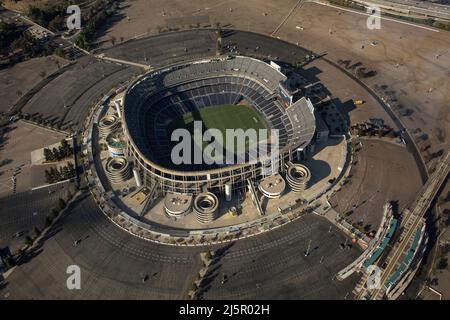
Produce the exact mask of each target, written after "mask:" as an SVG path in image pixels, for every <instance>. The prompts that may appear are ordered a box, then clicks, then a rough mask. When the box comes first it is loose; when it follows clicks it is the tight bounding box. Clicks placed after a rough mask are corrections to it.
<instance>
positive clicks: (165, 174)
mask: <svg viewBox="0 0 450 320" xmlns="http://www.w3.org/2000/svg"><path fill="white" fill-rule="evenodd" d="M273 65H274V64H273V63H272V64H268V63H266V62H264V61H261V60H257V59H253V58H250V57H243V56H233V57H228V56H227V57H217V58H212V59H204V60H198V61H195V62H189V63H181V64H177V65H173V66H171V67H167V68H164V69H160V70H156V71H150V72H148V73H147V74H146V75H144V76H142V77H141V78H139V79H138V80H136V81H135V82H133V83H132V84H131V85H130V86H129V87H128V89H127V90H126V92H125V95H124V98H123V100H122V101H121V104H122V105H120V104H118V113H119V115H121V117H122V118H123V119H122V126H123V130H124V139H125V140H126V143H127V147H126V152H125V153H126V157H127V158H128V160H129V161H130V163H131V164H132V165H133V167H134V170H133V171H134V173H135V177H136V176H139V178H138V180H141V179H142V181H141V183H142V184H143V185H145V186H148V187H151V188H155V187H156V188H158V189H159V190H160V194H161V195H164V194H167V193H170V194H173V193H175V194H192V195H199V194H201V193H205V192H209V193H214V194H222V193H225V194H227V193H228V196H229V193H231V192H232V191H233V190H237V189H242V188H244V187H246V186H247V185H248V184H249V183H248V182H249V181H253V182H254V183H255V184H258V182H260V181H261V180H263V179H264V178H266V177H267V172H268V170H267V169H268V168H270V169H271V170H273V169H275V172H278V173H281V174H283V173H285V172H286V171H287V169H288V168H289V166H290V165H292V163H293V162H295V161H296V159H297V158H298V157H299V156H300V154H301V153H302V152H306V151H307V149H308V146H309V145H310V143H311V141H312V140H313V138H314V134H315V128H316V122H315V116H314V108H313V105H312V103H311V102H310V101H309V100H308V99H306V98H302V99H299V100H298V101H296V102H293V103H292V97H288V100H287V99H286V97H284V96H283V95H281V94H280V91H283V92H286V90H285V89H284V87H283V83H284V82H285V81H286V80H287V77H286V76H285V75H284V74H283V73H282V72H281V70H280V68H277V67H274V66H273ZM275 66H276V65H275ZM196 119H197V120H202V122H203V123H205V124H206V125H207V127H208V128H211V127H216V128H217V127H219V128H220V129H221V130H223V129H226V128H230V127H232V128H233V129H237V128H241V129H243V130H246V129H250V128H253V129H268V130H269V131H270V130H273V129H277V132H278V148H277V156H276V157H274V156H273V154H275V153H273V154H272V153H271V150H268V152H266V153H267V154H268V156H267V157H257V158H255V159H249V161H246V162H245V163H240V164H232V165H228V164H223V165H217V164H214V165H206V164H205V163H202V164H193V165H178V166H177V165H175V164H174V163H173V162H172V160H171V149H172V147H173V144H172V143H171V140H170V133H171V131H172V130H173V129H174V128H179V127H182V126H185V127H187V126H189V125H191V124H192V121H193V120H196ZM260 142H261V141H258V143H260ZM268 148H270V146H269V147H268ZM270 172H273V171H270ZM278 176H279V175H278Z"/></svg>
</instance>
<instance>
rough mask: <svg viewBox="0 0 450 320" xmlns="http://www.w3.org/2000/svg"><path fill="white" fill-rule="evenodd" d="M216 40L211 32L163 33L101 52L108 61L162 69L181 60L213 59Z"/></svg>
mask: <svg viewBox="0 0 450 320" xmlns="http://www.w3.org/2000/svg"><path fill="white" fill-rule="evenodd" d="M216 39H217V38H216V35H215V32H214V31H212V30H193V31H186V32H178V33H166V34H160V35H157V36H154V37H148V38H142V39H136V40H131V41H128V42H125V43H123V44H119V45H117V46H115V47H113V48H110V49H107V50H104V51H102V53H104V54H105V55H106V56H107V57H111V58H116V59H122V60H128V61H133V62H136V63H141V64H147V65H151V66H152V67H162V66H164V65H167V64H171V63H176V62H181V61H184V60H191V59H195V58H200V57H205V56H214V55H215V54H216Z"/></svg>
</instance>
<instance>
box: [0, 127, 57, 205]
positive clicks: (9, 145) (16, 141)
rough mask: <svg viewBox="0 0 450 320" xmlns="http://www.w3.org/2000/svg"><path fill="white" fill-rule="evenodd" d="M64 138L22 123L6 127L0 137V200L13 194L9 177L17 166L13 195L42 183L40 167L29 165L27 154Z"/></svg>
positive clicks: (43, 169)
mask: <svg viewBox="0 0 450 320" xmlns="http://www.w3.org/2000/svg"><path fill="white" fill-rule="evenodd" d="M63 138H64V135H62V134H59V133H56V132H53V131H50V130H47V129H44V128H39V127H37V126H35V125H31V124H28V123H25V122H22V121H19V122H16V123H14V124H11V125H9V126H8V131H7V132H6V134H4V135H3V137H2V138H1V145H0V160H7V162H6V164H4V165H2V166H1V167H0V198H1V197H4V196H7V195H10V194H12V193H13V184H12V180H11V176H12V174H13V172H14V170H15V169H16V168H17V167H20V170H19V173H18V174H17V175H16V181H17V182H16V189H15V190H16V192H22V191H27V190H30V189H31V188H33V187H37V186H40V185H43V184H45V178H44V177H45V176H44V172H45V169H47V168H45V167H44V166H32V165H31V155H30V153H31V151H33V150H36V149H39V148H43V147H45V146H47V145H51V144H53V143H56V142H59V141H61V139H63Z"/></svg>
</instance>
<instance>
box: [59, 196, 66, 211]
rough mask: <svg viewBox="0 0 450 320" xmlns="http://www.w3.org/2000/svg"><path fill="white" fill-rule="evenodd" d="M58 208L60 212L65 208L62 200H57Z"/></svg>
mask: <svg viewBox="0 0 450 320" xmlns="http://www.w3.org/2000/svg"><path fill="white" fill-rule="evenodd" d="M58 206H59V210H62V209H64V208H65V207H66V202H65V201H64V199H63V198H59V199H58Z"/></svg>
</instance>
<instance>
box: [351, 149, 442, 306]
mask: <svg viewBox="0 0 450 320" xmlns="http://www.w3.org/2000/svg"><path fill="white" fill-rule="evenodd" d="M449 168H450V152H448V153H447V154H446V155H445V157H444V158H443V160H442V161H441V163H440V165H439V166H438V168H437V169H436V171H435V172H434V173H433V174H432V175H431V176H430V178H429V179H428V181H427V183H426V184H425V185H424V186H423V187H422V190H421V192H420V193H419V197H418V198H417V200H416V201H415V202H414V203H413V205H412V206H411V208H412V209H411V210H410V211H406V214H407V216H405V218H404V222H403V223H402V225H403V226H404V227H405V230H404V231H403V233H404V236H403V235H402V238H403V240H402V242H401V243H400V245H399V246H398V247H396V248H395V247H394V249H393V251H392V253H391V255H390V257H389V262H388V264H387V266H386V268H385V269H384V270H383V271H382V273H381V279H380V283H379V286H378V288H377V289H375V290H374V291H373V292H368V288H365V287H363V289H362V290H361V291H360V292H359V294H358V295H357V299H361V298H363V297H366V296H367V294H369V296H368V297H369V299H380V298H382V297H381V293H382V292H383V291H384V285H385V283H386V281H387V279H389V277H390V276H391V275H392V274H393V273H394V272H395V270H396V269H397V268H396V267H397V266H398V263H399V262H400V261H401V259H402V257H403V256H404V254H405V253H406V252H407V251H408V250H409V248H410V239H411V238H412V237H413V235H414V232H416V231H417V229H418V227H419V225H420V224H421V223H423V217H424V214H425V213H426V212H427V210H428V208H429V206H430V204H431V202H432V201H433V199H434V197H435V196H436V193H437V192H438V190H439V188H440V186H441V184H442V183H443V181H445V179H446V177H447V175H448V173H449ZM410 221H412V223H411V224H410ZM408 224H410V226H409V227H408Z"/></svg>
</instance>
